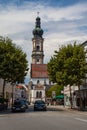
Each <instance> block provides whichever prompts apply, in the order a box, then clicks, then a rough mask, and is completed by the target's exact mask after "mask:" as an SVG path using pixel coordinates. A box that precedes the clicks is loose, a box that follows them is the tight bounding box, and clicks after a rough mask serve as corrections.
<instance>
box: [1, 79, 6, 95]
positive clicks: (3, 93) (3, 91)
mask: <svg viewBox="0 0 87 130" xmlns="http://www.w3.org/2000/svg"><path fill="white" fill-rule="evenodd" d="M5 84H6V81H5V80H4V79H3V90H2V97H3V98H5Z"/></svg>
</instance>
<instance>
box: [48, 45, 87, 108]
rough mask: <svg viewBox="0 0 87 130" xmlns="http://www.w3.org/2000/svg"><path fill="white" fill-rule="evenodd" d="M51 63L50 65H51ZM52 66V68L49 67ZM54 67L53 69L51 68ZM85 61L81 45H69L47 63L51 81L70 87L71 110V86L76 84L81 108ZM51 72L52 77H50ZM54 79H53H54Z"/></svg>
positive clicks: (57, 52) (63, 47)
mask: <svg viewBox="0 0 87 130" xmlns="http://www.w3.org/2000/svg"><path fill="white" fill-rule="evenodd" d="M51 62H52V63H51ZM51 64H53V66H51ZM53 67H55V68H53ZM86 69H87V68H86V60H85V52H84V48H83V47H82V46H81V45H76V43H74V45H72V44H69V45H67V46H62V47H61V48H60V49H59V51H56V52H55V55H54V56H53V57H52V58H51V60H50V62H49V63H48V73H49V76H50V75H51V79H52V80H55V82H57V83H58V84H62V85H64V86H67V85H69V86H70V99H71V100H70V102H71V108H72V97H71V86H72V85H73V84H77V85H78V88H79V95H80V108H82V105H81V104H82V102H81V94H80V85H81V83H82V81H83V79H84V77H85V73H86ZM52 71H53V72H54V75H55V76H54V75H53V76H52ZM54 77H55V78H54Z"/></svg>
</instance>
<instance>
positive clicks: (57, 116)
mask: <svg viewBox="0 0 87 130" xmlns="http://www.w3.org/2000/svg"><path fill="white" fill-rule="evenodd" d="M0 129H1V130H36V129H37V130H58V129H59V130H73V129H74V130H87V112H80V111H72V110H71V111H70V110H66V109H62V108H58V107H57V108H55V107H50V106H49V107H48V110H47V111H46V112H44V111H35V112H34V111H33V107H32V106H30V107H29V110H27V111H26V112H25V113H21V112H19V113H11V112H10V111H9V112H5V113H0Z"/></svg>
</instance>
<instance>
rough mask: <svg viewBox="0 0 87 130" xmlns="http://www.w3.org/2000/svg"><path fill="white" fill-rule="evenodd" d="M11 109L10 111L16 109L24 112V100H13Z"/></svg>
mask: <svg viewBox="0 0 87 130" xmlns="http://www.w3.org/2000/svg"><path fill="white" fill-rule="evenodd" d="M11 110H12V112H16V111H21V112H25V110H26V106H25V103H24V101H22V100H16V101H14V103H13V105H12V108H11Z"/></svg>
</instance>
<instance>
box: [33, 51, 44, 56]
mask: <svg viewBox="0 0 87 130" xmlns="http://www.w3.org/2000/svg"><path fill="white" fill-rule="evenodd" d="M32 55H44V54H43V51H38V52H36V51H32Z"/></svg>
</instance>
